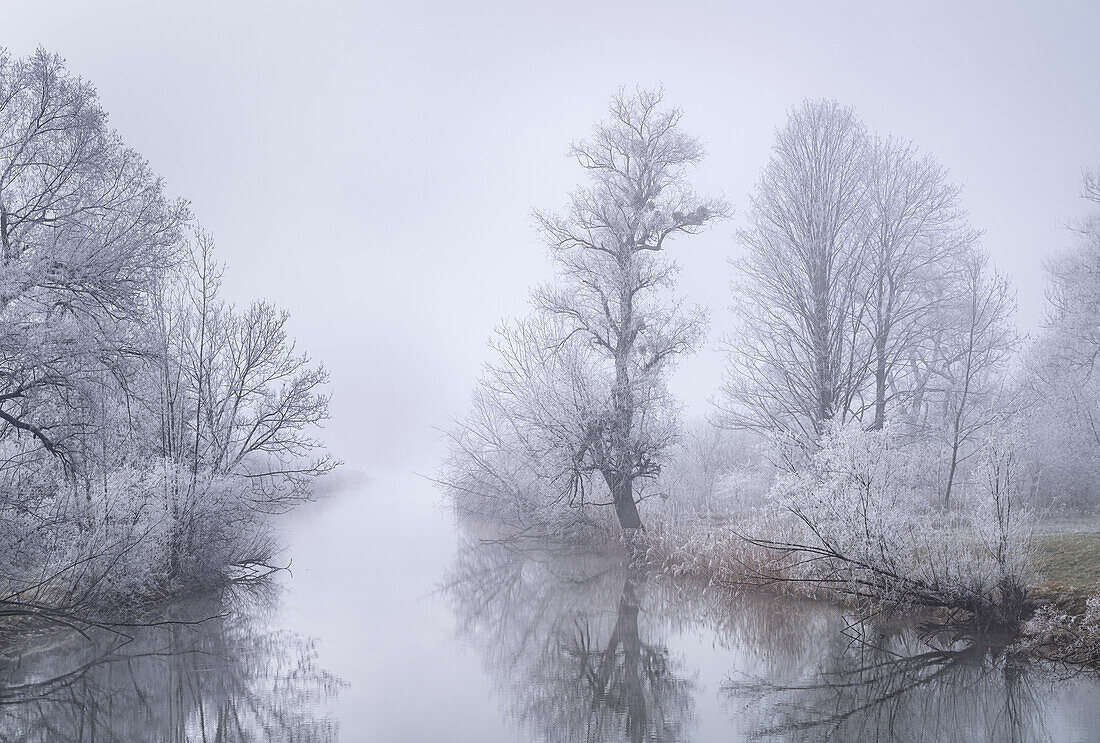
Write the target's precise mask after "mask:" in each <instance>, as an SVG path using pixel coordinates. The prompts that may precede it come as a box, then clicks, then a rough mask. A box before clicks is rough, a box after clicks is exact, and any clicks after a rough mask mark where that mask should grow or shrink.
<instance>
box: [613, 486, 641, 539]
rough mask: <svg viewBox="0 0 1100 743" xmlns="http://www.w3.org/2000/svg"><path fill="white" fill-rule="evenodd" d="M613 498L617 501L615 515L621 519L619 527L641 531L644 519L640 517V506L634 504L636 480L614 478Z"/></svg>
mask: <svg viewBox="0 0 1100 743" xmlns="http://www.w3.org/2000/svg"><path fill="white" fill-rule="evenodd" d="M611 496H612V499H613V500H614V501H615V515H616V516H618V517H619V526H621V527H622V528H624V529H641V528H642V519H641V517H640V516H639V515H638V504H637V503H635V502H634V478H632V477H630V476H620V477H616V478H614V480H613V482H612V485H611Z"/></svg>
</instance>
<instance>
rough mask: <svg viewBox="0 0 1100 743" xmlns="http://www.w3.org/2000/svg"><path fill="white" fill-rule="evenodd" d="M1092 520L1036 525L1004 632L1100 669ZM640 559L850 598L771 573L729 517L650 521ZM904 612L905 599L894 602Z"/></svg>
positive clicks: (708, 575) (688, 572)
mask: <svg viewBox="0 0 1100 743" xmlns="http://www.w3.org/2000/svg"><path fill="white" fill-rule="evenodd" d="M1096 523H1097V522H1096V519H1095V518H1093V517H1081V518H1074V519H1060V520H1058V521H1057V522H1049V523H1045V524H1043V525H1042V528H1040V529H1037V531H1040V532H1043V533H1039V534H1036V535H1035V536H1034V537H1033V539H1032V542H1031V545H1030V546H1031V548H1032V553H1033V554H1032V559H1033V560H1034V563H1035V565H1034V567H1035V573H1036V574H1037V575H1038V576H1039V578H1038V579H1037V580H1036V581H1035V582H1033V583H1031V584H1030V585H1028V586H1027V587H1026V604H1025V610H1024V612H1023V613H1022V616H1021V619H1020V621H1019V622H1017V623H1015V624H1014V625H1013V626H1010V627H1008V628H1006V629H1008V630H1010V631H1011V632H1012V633H1013V634H1014V635H1015V636H1017V637H1018V638H1019V642H1018V647H1019V648H1020V649H1023V650H1027V651H1029V652H1034V653H1036V654H1038V655H1041V656H1042V657H1045V658H1048V659H1052V660H1059V661H1066V662H1070V663H1074V664H1078V665H1086V666H1090V667H1093V668H1100V531H1096V530H1095V529H1096ZM643 550H644V559H645V561H646V563H647V564H649V565H650V566H651V567H652V568H653V569H655V570H657V571H659V572H662V573H665V574H668V575H671V576H676V577H682V578H686V579H689V580H691V581H692V582H695V583H697V584H699V585H702V586H719V587H721V588H724V589H733V590H745V589H756V590H767V591H771V592H775V593H779V594H792V595H798V596H804V597H808V598H812V599H818V600H825V601H830V602H835V603H840V604H845V605H852V604H858V605H860V606H861V607H864V608H866V604H867V602H866V601H863V600H860V601H855V602H853V600H852V598H851V597H850V596H846V595H844V594H843V593H842V592H838V591H837V590H834V589H831V588H829V587H827V586H825V585H823V584H822V583H819V582H814V581H812V580H803V579H792V576H790V575H787V574H784V573H783V572H782V571H780V570H777V565H781V564H782V563H778V562H777V561H776V560H775V559H774V554H772V551H771V550H769V549H768V548H766V547H761V546H759V545H756V544H752V543H750V542H748V541H746V540H745V539H743V538H742V537H740V536H738V535H737V534H736V533H735V530H734V529H733V527H732V524H731V522H730V519H729V518H727V517H716V516H710V517H708V516H695V517H689V518H685V516H684V515H683V514H680V515H679V517H678V518H675V519H660V520H657V521H656V522H655V523H654V524H653V526H652V527H651V528H649V529H648V530H647V531H646V533H645V539H644V547H643ZM901 604H902V605H903V607H904V602H901ZM904 608H908V609H919V610H920V611H921V612H922V613H923V612H925V611H927V610H929V609H932V615H933V616H935V617H936V618H937V619H938V620H939V621H942V622H950V623H951V624H952V625H954V626H958V625H959V624H960V623H961V624H962V625H966V624H967V621H968V617H967V616H966V613H965V612H962V613H960V612H958V611H953V610H948V609H947V608H946V607H945V608H940V609H936V608H935V607H929V606H920V605H918V606H909V607H904Z"/></svg>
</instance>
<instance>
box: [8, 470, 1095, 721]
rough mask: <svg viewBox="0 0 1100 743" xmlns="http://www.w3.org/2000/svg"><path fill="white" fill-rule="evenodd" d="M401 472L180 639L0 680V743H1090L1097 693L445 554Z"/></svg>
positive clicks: (907, 639)
mask: <svg viewBox="0 0 1100 743" xmlns="http://www.w3.org/2000/svg"><path fill="white" fill-rule="evenodd" d="M437 503H438V495H437V493H436V491H435V489H434V487H433V486H432V485H431V484H430V483H429V482H427V481H425V480H423V479H421V478H418V477H415V476H411V475H410V476H395V477H384V478H376V479H371V480H367V481H365V482H362V483H360V484H358V485H356V486H354V487H349V488H346V489H345V490H344V491H343V492H341V493H338V494H335V495H333V496H330V497H327V498H326V499H324V500H322V501H321V502H318V503H315V504H311V505H309V506H307V507H305V508H304V509H302V510H301V511H299V512H297V513H296V514H293V515H292V516H289V517H288V518H287V519H286V522H285V524H284V527H285V530H286V531H285V538H286V540H287V542H288V551H287V555H288V557H289V558H290V559H291V561H292V565H291V574H284V575H282V576H281V577H280V578H279V580H278V582H277V583H276V584H275V585H274V586H271V587H268V588H267V589H265V590H262V591H250V592H246V593H243V594H242V593H239V592H237V593H234V594H233V595H232V596H230V597H228V599H227V600H221V598H220V597H195V598H194V599H191V600H190V601H189V602H181V604H180V605H179V606H177V607H176V608H175V613H176V616H187V617H193V618H196V619H199V618H203V617H210V616H212V615H215V614H220V616H217V617H215V618H214V619H209V620H207V621H201V622H198V623H197V624H194V625H186V626H173V627H170V628H145V629H141V630H133V631H125V632H108V631H97V632H94V633H92V635H91V637H90V638H82V637H79V636H67V637H65V636H59V637H56V638H53V639H51V640H50V641H49V642H39V643H37V644H36V645H33V646H32V647H30V648H28V649H26V651H25V652H24V653H22V654H15V655H13V657H11V658H9V659H8V660H7V661H6V662H4V664H3V666H2V667H0V740H5V741H6V740H12V741H16V740H41V741H55V740H56V741H68V740H82V741H83V740H96V741H139V740H140V741H191V740H194V741H198V740H220V741H226V742H227V743H230V742H234V743H235V742H239V741H240V742H243V741H253V740H295V741H329V740H336V739H339V740H344V741H429V740H430V741H434V740H448V741H670V742H671V741H685V742H686V741H741V740H776V741H788V740H790V741H802V740H805V741H817V740H840V741H887V740H897V741H1094V740H1100V710H1098V706H1100V705H1098V702H1100V682H1098V681H1097V680H1096V679H1095V677H1093V676H1091V675H1086V674H1075V673H1072V672H1070V671H1069V670H1068V669H1064V668H1059V667H1057V666H1050V665H1043V664H1038V663H1034V662H1027V661H1024V660H1022V659H1021V658H1019V657H1017V656H1014V655H1012V654H1011V653H1006V652H1005V650H1004V648H1003V647H1002V646H1000V645H998V644H996V643H988V644H975V643H969V642H966V641H962V640H959V641H952V639H951V638H942V637H941V638H927V637H923V636H922V635H921V634H920V633H919V632H917V631H916V629H915V628H914V627H912V626H911V625H910V624H909V623H907V622H904V621H894V622H884V623H880V624H877V625H875V626H862V627H860V626H853V625H852V622H851V618H850V617H848V616H846V615H845V614H844V613H843V612H842V611H840V610H838V609H837V608H836V607H832V606H829V605H826V604H822V603H815V602H808V601H802V600H796V599H791V598H782V597H775V596H767V595H761V596H748V597H740V598H734V597H729V596H724V595H721V594H718V593H717V592H714V591H711V592H705V591H700V590H697V589H696V588H694V587H692V586H689V585H685V584H683V583H682V582H676V581H671V580H668V579H664V578H661V577H660V576H655V575H647V574H646V573H644V572H641V571H639V570H637V569H634V568H631V567H630V565H629V563H628V561H626V560H624V559H623V556H622V555H621V554H620V553H618V552H617V551H615V550H608V551H606V552H601V553H597V552H584V553H578V552H576V551H571V550H564V549H560V548H555V547H551V546H549V545H545V544H537V543H532V542H529V541H528V542H524V543H514V542H508V543H499V542H492V541H483V540H481V539H479V538H477V537H475V536H470V535H463V534H462V533H460V531H459V530H457V529H456V528H455V527H454V526H453V525H452V520H451V518H450V517H449V515H447V514H446V513H444V512H443V511H442V509H440V508H439V507H438V505H437Z"/></svg>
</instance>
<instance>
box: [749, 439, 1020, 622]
mask: <svg viewBox="0 0 1100 743" xmlns="http://www.w3.org/2000/svg"><path fill="white" fill-rule="evenodd" d="M1015 452H1016V441H1015V440H1014V438H1013V437H1012V436H1005V437H1003V438H1001V439H999V440H991V441H988V442H986V443H985V445H984V447H983V448H982V450H981V452H980V454H979V461H978V462H977V463H976V464H975V465H974V466H973V467H972V468H971V473H970V476H969V478H968V480H967V481H966V482H965V484H964V487H963V488H961V492H960V493H959V496H958V500H957V501H956V503H957V505H956V507H955V508H953V509H951V510H947V509H946V508H944V507H943V506H942V505H941V498H942V495H941V494H940V492H939V490H938V489H937V487H936V485H937V483H938V482H939V478H938V477H937V474H938V472H939V471H941V470H940V469H939V467H938V466H937V464H938V463H939V462H941V461H942V459H941V456H942V455H941V452H940V451H939V450H937V449H936V448H935V447H934V446H933V445H929V444H926V443H922V442H919V441H918V442H912V441H910V442H903V441H902V439H901V437H899V436H898V435H897V433H896V431H895V429H894V427H893V426H892V425H891V424H890V423H889V422H887V424H886V426H885V427H884V428H883V429H882V430H880V431H866V430H864V429H863V428H862V427H860V426H859V425H858V424H854V423H850V424H847V425H834V426H833V427H832V428H831V429H830V430H829V431H828V432H827V433H826V434H825V435H824V436H823V437H822V439H821V441H820V448H819V449H818V451H817V452H816V453H815V454H814V455H813V456H812V457H811V458H810V460H809V462H808V463H807V465H806V466H805V467H803V468H802V469H800V470H799V471H797V472H793V473H789V474H785V475H782V476H780V477H779V478H778V479H777V480H776V483H775V485H774V486H773V488H772V491H771V494H770V501H771V502H770V504H769V507H768V508H767V509H766V511H765V512H764V514H762V515H761V521H759V522H758V524H757V526H756V527H755V528H757V529H761V530H760V531H756V532H755V533H751V532H747V531H746V535H747V536H748V538H749V540H750V541H751V542H752V543H753V544H756V545H758V546H764V547H767V548H769V549H771V550H772V551H773V553H774V556H775V557H774V559H773V563H772V565H771V569H772V571H774V572H775V573H781V574H783V575H785V576H787V578H789V579H793V580H799V581H807V582H809V583H812V584H816V585H822V586H826V587H830V588H834V589H836V590H838V591H840V592H843V593H846V594H848V595H850V596H853V597H856V598H857V599H860V600H864V601H868V602H873V603H886V604H891V605H902V606H908V605H925V606H946V607H949V608H953V609H960V610H965V611H967V612H971V613H972V614H973V615H974V616H975V618H976V619H977V620H978V621H979V622H981V623H993V624H1004V623H1010V622H1012V621H1015V620H1016V619H1017V618H1018V616H1019V614H1020V611H1021V610H1022V608H1023V599H1024V594H1025V590H1026V587H1027V585H1028V584H1029V583H1030V582H1031V580H1032V577H1033V576H1032V570H1033V568H1032V559H1031V548H1030V544H1029V534H1030V532H1029V529H1030V524H1031V523H1032V519H1031V517H1030V513H1029V511H1028V509H1027V508H1026V506H1025V503H1024V492H1023V489H1022V487H1021V485H1022V483H1021V482H1020V478H1019V476H1018V473H1017V468H1016V464H1015V462H1016V454H1015ZM761 527H762V528H761Z"/></svg>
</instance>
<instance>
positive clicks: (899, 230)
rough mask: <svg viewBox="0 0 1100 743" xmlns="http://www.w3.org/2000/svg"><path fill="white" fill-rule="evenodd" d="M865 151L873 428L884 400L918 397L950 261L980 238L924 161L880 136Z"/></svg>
mask: <svg viewBox="0 0 1100 743" xmlns="http://www.w3.org/2000/svg"><path fill="white" fill-rule="evenodd" d="M868 154H869V162H868V167H867V181H868V188H867V199H866V210H865V212H864V215H863V219H864V221H865V222H866V229H865V234H866V239H867V241H868V262H867V266H866V270H867V271H868V274H869V277H868V282H867V283H868V286H867V305H868V307H867V312H866V313H865V315H864V318H865V319H864V321H865V322H866V324H867V331H868V333H869V335H870V343H871V347H872V362H871V363H872V376H873V379H874V390H873V405H874V419H873V421H872V423H871V427H872V428H875V429H879V428H882V425H883V422H884V420H885V418H886V409H887V405H888V403H894V402H905V403H910V404H911V403H912V402H913V401H914V400H919V399H920V398H921V393H922V389H921V387H922V385H923V383H925V382H926V381H927V379H928V377H927V375H925V374H921V373H920V370H921V369H922V368H923V367H925V366H926V365H927V361H928V356H929V355H930V352H931V347H932V343H931V338H932V336H933V335H934V333H935V331H936V329H937V327H938V325H939V319H940V317H941V315H942V309H941V307H940V305H941V304H942V303H943V301H944V300H945V298H946V292H945V287H944V284H945V281H946V279H945V274H946V273H947V271H948V270H949V269H948V263H949V259H950V258H951V256H953V255H958V254H960V253H965V252H968V251H969V249H970V246H971V244H972V243H974V242H975V241H976V240H977V237H978V235H977V233H976V232H975V231H974V230H971V229H970V228H969V227H967V225H966V223H965V219H964V215H963V212H962V210H961V208H960V207H959V206H958V195H959V189H958V188H957V187H956V186H953V185H951V184H950V183H948V182H947V173H946V171H945V170H944V169H943V168H942V167H941V166H940V165H939V164H938V163H936V161H935V160H934V159H932V158H931V157H930V156H928V155H925V156H920V155H919V153H918V152H917V150H916V148H915V147H914V146H913V145H912V144H909V143H904V142H899V141H897V140H893V139H889V138H882V137H876V138H875V141H874V142H873V144H872V146H871V148H870V150H869V153H868Z"/></svg>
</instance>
